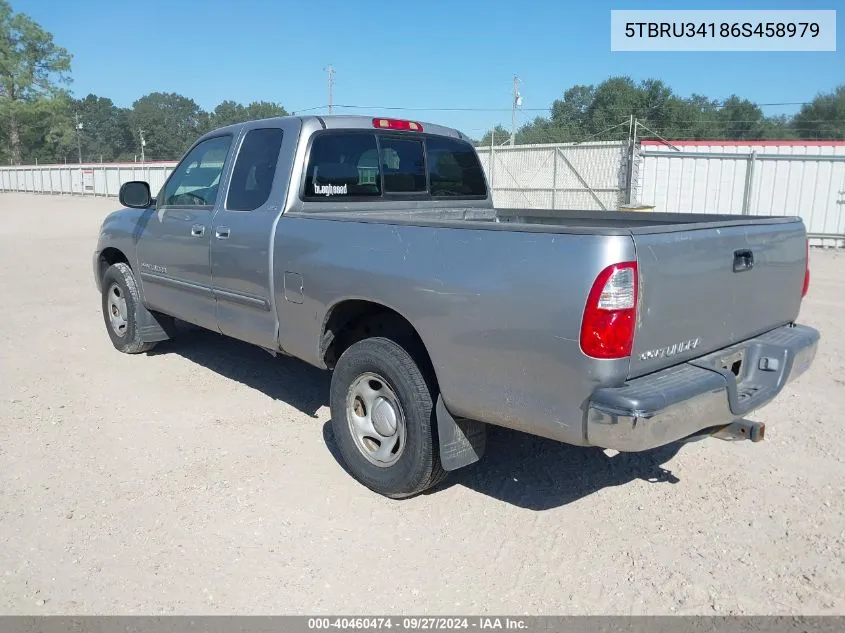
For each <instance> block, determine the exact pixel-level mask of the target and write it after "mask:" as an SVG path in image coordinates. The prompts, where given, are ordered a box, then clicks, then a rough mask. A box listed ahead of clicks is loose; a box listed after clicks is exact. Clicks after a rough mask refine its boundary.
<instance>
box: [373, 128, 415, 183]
mask: <svg viewBox="0 0 845 633" xmlns="http://www.w3.org/2000/svg"><path fill="white" fill-rule="evenodd" d="M379 141H380V145H381V170H382V173H383V174H384V191H385V193H422V192H424V191H425V190H426V185H425V158H424V151H423V142H422V140H414V139H399V138H390V137H381V138H380V139H379Z"/></svg>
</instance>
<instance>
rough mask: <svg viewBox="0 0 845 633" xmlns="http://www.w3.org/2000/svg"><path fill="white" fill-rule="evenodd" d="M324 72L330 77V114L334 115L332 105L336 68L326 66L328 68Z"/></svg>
mask: <svg viewBox="0 0 845 633" xmlns="http://www.w3.org/2000/svg"><path fill="white" fill-rule="evenodd" d="M324 70H325V71H326V73H328V76H329V114H331V113H332V105H333V104H334V74H335V70H334V66H331V65H329V66H326V68H324Z"/></svg>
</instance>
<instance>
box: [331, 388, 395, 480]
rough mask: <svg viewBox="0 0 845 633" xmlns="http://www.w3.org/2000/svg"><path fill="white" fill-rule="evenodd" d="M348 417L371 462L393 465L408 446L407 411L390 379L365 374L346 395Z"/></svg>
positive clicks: (351, 431) (356, 442)
mask: <svg viewBox="0 0 845 633" xmlns="http://www.w3.org/2000/svg"><path fill="white" fill-rule="evenodd" d="M346 420H347V422H348V423H349V432H350V433H351V434H352V437H353V439H354V440H355V446H357V447H358V450H359V451H360V452H361V454H362V455H363V456H364V457H365V458H366V459H367V461H369V462H370V463H371V464H374V465H376V466H379V467H381V468H387V467H388V466H392V465H393V464H395V463H396V462H397V461H399V458H400V457H401V456H402V453H403V452H404V450H405V436H406V429H405V414H404V413H403V411H402V406H401V405H400V404H399V398H398V397H397V396H396V393H395V392H394V391H393V389H392V388H391V387H390V385H389V384H388V383H387V381H386V380H385V379H384V378H382V377H381V376H379V375H378V374H374V373H372V372H367V373H364V374H361V375H360V376H358V378H356V379H355V380H354V381H353V382H352V384H351V385H350V386H349V391H348V392H347V395H346Z"/></svg>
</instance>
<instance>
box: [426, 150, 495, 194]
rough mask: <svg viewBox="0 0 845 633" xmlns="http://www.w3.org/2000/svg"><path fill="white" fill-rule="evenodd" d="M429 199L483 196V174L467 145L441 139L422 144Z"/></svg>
mask: <svg viewBox="0 0 845 633" xmlns="http://www.w3.org/2000/svg"><path fill="white" fill-rule="evenodd" d="M425 143H426V149H427V150H428V173H429V179H430V181H431V195H432V197H435V198H436V197H447V196H448V197H454V196H458V197H478V196H486V195H487V185H486V183H485V180H484V172H483V171H482V169H481V164H480V163H479V162H478V157H477V156H476V155H475V152H474V151H473V149H472V147H471V146H470V145H469V144H468V143H464V142H463V141H458V140H454V139H450V138H446V137H442V136H432V137H429V138H428V139H427V140H426V142H425Z"/></svg>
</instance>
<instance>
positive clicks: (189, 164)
mask: <svg viewBox="0 0 845 633" xmlns="http://www.w3.org/2000/svg"><path fill="white" fill-rule="evenodd" d="M232 144H233V138H232V135H231V134H223V135H220V136H214V137H211V138H207V139H204V140H202V141H200V142H199V143H197V144H196V145H195V146H194V147H193V148H192V149H191V150H190V151H189V152H188V153H187V154H186V155H185V158H183V159H182V161H181V162H180V163H179V165H178V166H177V167H176V169H175V170H173V173H172V174H171V175H170V177H169V178H168V180H167V182H166V183H165V184H164V186H163V187H162V189H161V191H160V192H159V195H158V197H157V199H156V207H155V209H151V210H150V211H149V213H150V215H149V217H148V218H146V225H145V227H144V229H143V232H142V233H141V235H140V237H139V240H138V261H139V264H140V269H141V270H140V277H141V283H142V285H143V292H144V299H145V301H146V305H147V307H149V308H150V309H153V310H158V311H160V312H163V313H165V314H169V315H171V316H174V317H178V318H180V319H183V320H185V321H188V322H190V323H195V324H196V325H199V326H202V327H205V328H209V329H212V330H216V329H217V315H216V313H215V305H214V295H213V293H212V291H211V266H210V264H209V240H210V236H211V219H212V215H213V210H214V208H215V205H217V204H219V199H220V198H222V195H219V196H218V190H220V189H221V184H225V183H223V182H222V181H223V178H224V175H225V169H224V168H225V166H226V159H227V157H228V155H229V152H230V149H231V147H232Z"/></svg>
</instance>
